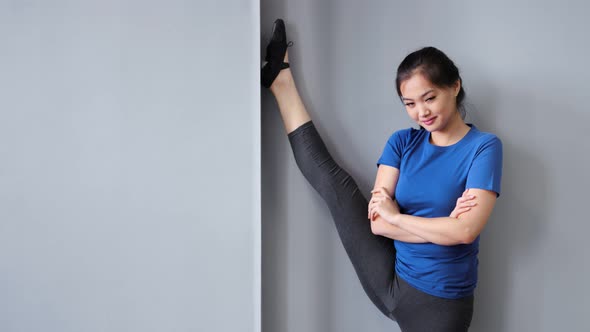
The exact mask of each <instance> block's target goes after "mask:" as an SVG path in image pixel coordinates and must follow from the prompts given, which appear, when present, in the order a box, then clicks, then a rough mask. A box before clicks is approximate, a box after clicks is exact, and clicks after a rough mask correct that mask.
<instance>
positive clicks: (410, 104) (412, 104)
mask: <svg viewBox="0 0 590 332" xmlns="http://www.w3.org/2000/svg"><path fill="white" fill-rule="evenodd" d="M406 107H414V103H407V104H406Z"/></svg>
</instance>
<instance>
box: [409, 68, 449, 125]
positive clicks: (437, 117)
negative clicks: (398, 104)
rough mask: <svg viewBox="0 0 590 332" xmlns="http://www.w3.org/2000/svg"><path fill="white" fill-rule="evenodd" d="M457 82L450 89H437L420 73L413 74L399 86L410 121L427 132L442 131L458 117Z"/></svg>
mask: <svg viewBox="0 0 590 332" xmlns="http://www.w3.org/2000/svg"><path fill="white" fill-rule="evenodd" d="M460 88H461V86H460V83H459V81H457V82H456V83H455V85H454V86H452V87H438V86H436V85H434V84H432V83H431V82H430V81H429V80H428V79H427V78H426V77H424V75H422V74H421V73H419V72H418V73H415V74H414V75H412V76H411V77H410V78H409V79H407V80H405V81H403V82H402V83H401V85H400V91H401V93H402V101H403V103H404V104H405V105H406V111H407V112H408V115H409V116H410V118H411V119H412V120H414V121H415V122H416V123H417V124H418V125H420V126H422V127H424V129H426V130H428V131H429V132H433V131H441V130H444V129H445V128H446V127H447V125H448V124H449V122H450V121H451V120H452V119H453V117H456V116H457V115H458V113H457V94H458V93H459V90H460Z"/></svg>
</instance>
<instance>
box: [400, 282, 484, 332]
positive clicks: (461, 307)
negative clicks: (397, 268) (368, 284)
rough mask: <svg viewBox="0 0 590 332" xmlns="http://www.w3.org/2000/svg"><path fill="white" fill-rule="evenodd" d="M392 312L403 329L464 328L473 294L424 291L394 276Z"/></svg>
mask: <svg viewBox="0 0 590 332" xmlns="http://www.w3.org/2000/svg"><path fill="white" fill-rule="evenodd" d="M394 288H395V290H394V292H393V294H394V309H393V316H394V317H395V319H396V320H397V322H398V324H399V326H400V328H401V330H402V331H403V332H462V331H467V330H468V329H469V326H470V325H471V318H472V317H473V301H474V297H473V295H472V296H468V297H464V298H461V299H445V298H441V297H438V296H433V295H430V294H427V293H424V292H422V291H420V290H417V289H416V288H414V287H412V286H411V285H409V284H408V283H407V282H406V281H404V280H403V279H401V278H399V277H398V276H397V275H396V277H395V284H394Z"/></svg>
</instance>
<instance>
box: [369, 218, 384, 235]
mask: <svg viewBox="0 0 590 332" xmlns="http://www.w3.org/2000/svg"><path fill="white" fill-rule="evenodd" d="M371 232H372V233H373V234H374V235H383V227H382V226H381V225H380V223H378V222H375V221H371Z"/></svg>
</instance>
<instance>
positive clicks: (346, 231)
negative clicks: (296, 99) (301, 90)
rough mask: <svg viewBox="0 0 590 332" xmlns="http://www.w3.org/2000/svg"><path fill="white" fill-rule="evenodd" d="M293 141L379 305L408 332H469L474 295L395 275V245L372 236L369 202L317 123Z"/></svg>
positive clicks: (303, 170)
mask: <svg viewBox="0 0 590 332" xmlns="http://www.w3.org/2000/svg"><path fill="white" fill-rule="evenodd" d="M289 142H290V143H291V148H292V149H293V154H294V156H295V161H296V162H297V165H298V166H299V169H300V170H301V173H303V175H304V176H305V178H306V179H307V181H309V183H310V184H311V185H312V187H313V188H314V189H315V190H316V191H317V192H318V193H319V194H320V196H321V197H322V198H323V199H324V201H325V202H326V204H327V205H328V208H329V209H330V213H331V214H332V218H333V219H334V223H335V225H336V229H337V231H338V235H339V236H340V240H341V241H342V244H343V245H344V249H345V250H346V253H347V254H348V257H349V258H350V261H351V262H352V265H353V266H354V269H355V271H356V274H357V276H358V278H359V280H360V282H361V285H362V287H363V289H364V290H365V292H366V293H367V295H368V296H369V298H370V299H371V301H372V302H373V303H374V304H375V306H377V308H378V309H379V310H380V311H381V312H382V313H383V314H385V315H386V316H387V317H389V318H391V319H393V320H396V321H397V323H398V324H399V326H400V328H401V329H402V331H404V332H426V331H428V332H447V331H448V332H461V331H467V330H468V328H469V325H470V323H471V317H472V315H473V296H468V297H465V298H461V299H445V298H440V297H437V296H432V295H430V294H426V293H424V292H422V291H419V290H417V289H415V288H413V287H412V286H410V285H409V284H408V283H407V282H405V281H404V280H403V279H401V278H399V277H398V276H397V274H396V273H395V248H394V246H393V241H392V240H391V239H388V238H385V237H382V236H377V235H374V234H373V233H372V232H371V225H370V221H369V220H368V219H367V207H368V202H367V199H366V198H365V197H364V196H363V194H362V193H361V192H360V190H359V188H358V186H357V184H356V183H355V181H354V179H353V178H352V177H351V176H350V175H349V174H348V173H347V172H346V171H345V170H344V169H342V168H341V167H340V166H339V165H338V164H337V163H336V162H335V161H334V159H332V157H331V156H330V153H329V152H328V150H327V149H326V146H325V145H324V142H323V141H322V139H321V137H320V135H319V134H318V132H317V130H316V128H315V126H314V125H313V123H312V122H311V121H309V122H307V123H305V124H303V125H302V126H300V127H299V128H297V129H295V130H294V131H293V132H291V133H289Z"/></svg>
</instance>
